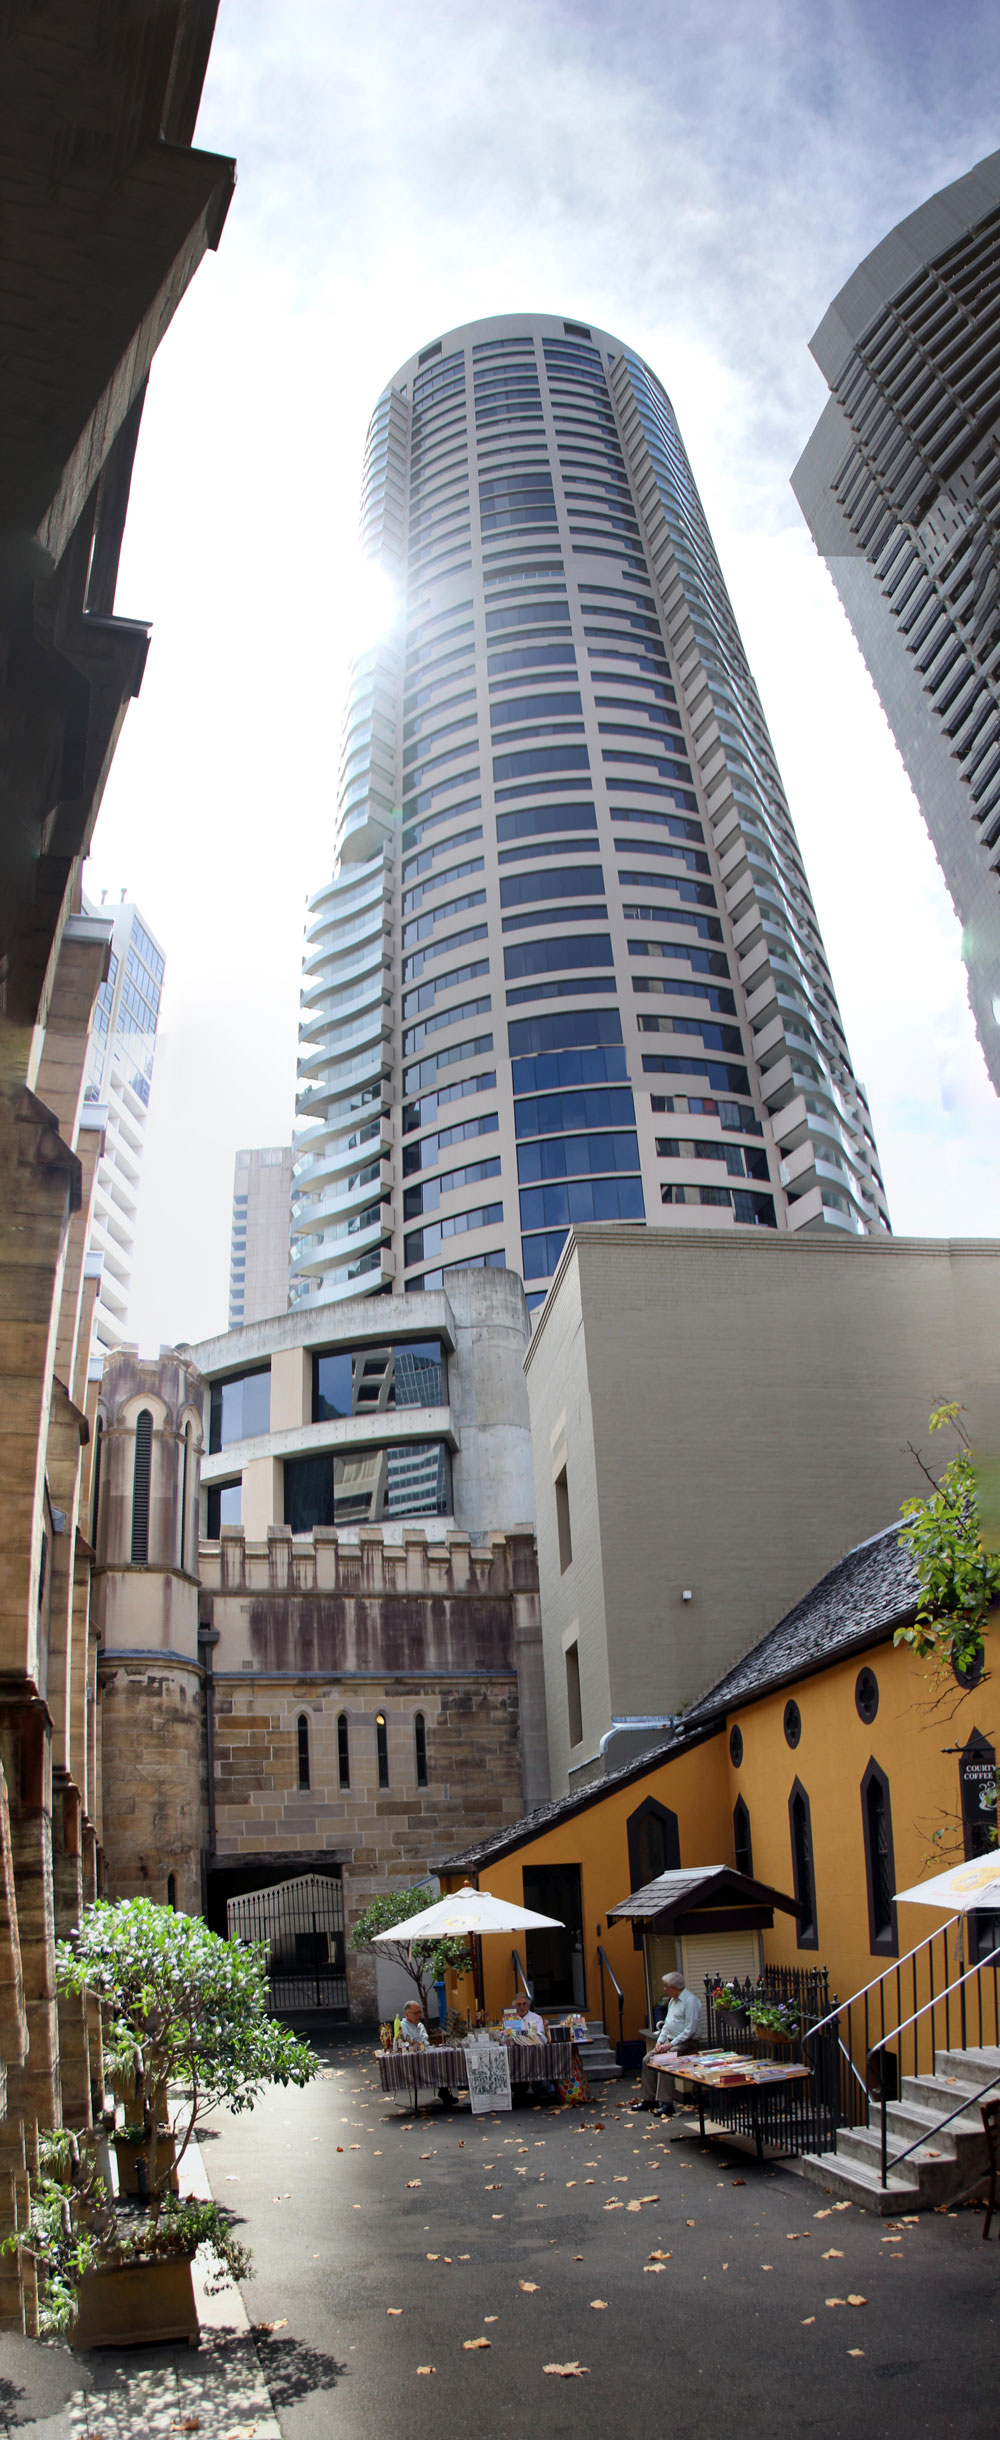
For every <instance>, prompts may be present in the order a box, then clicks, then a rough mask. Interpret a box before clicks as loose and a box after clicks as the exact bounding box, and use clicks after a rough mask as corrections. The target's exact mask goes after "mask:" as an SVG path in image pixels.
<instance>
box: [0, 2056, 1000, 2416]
mask: <svg viewBox="0 0 1000 2440" xmlns="http://www.w3.org/2000/svg"><path fill="white" fill-rule="evenodd" d="M625 2098H626V2096H624V2095H623V2094H622V2091H621V2088H620V2087H617V2086H611V2087H607V2086H606V2087H604V2088H603V2090H602V2091H601V2092H600V2094H599V2099H598V2103H597V2105H595V2104H591V2105H590V2106H589V2107H587V2108H585V2109H583V2110H562V2111H553V2110H535V2109H528V2110H524V2111H518V2112H515V2113H514V2114H513V2115H512V2116H510V2117H497V2118H491V2119H488V2120H481V2119H476V2120H473V2119H472V2118H471V2116H470V2114H469V2112H468V2110H467V2109H462V2110H461V2111H455V2112H453V2113H451V2114H448V2115H445V2114H443V2113H441V2112H440V2111H439V2110H438V2109H437V2108H436V2106H429V2107H428V2108H426V2110H423V2111H422V2112H421V2113H420V2115H419V2116H418V2117H407V2116H404V2115H403V2114H402V2110H401V2107H400V2105H399V2104H398V2103H391V2102H388V2101H386V2100H384V2099H383V2097H382V2095H381V2093H380V2092H379V2089H378V2081H377V2071H376V2069H375V2066H374V2062H373V2059H372V2054H371V2049H370V2047H369V2046H367V2045H358V2044H355V2043H350V2044H348V2043H344V2044H338V2045H331V2046H329V2047H328V2048H327V2049H326V2050H325V2051H324V2053H323V2059H322V2074H321V2077H320V2079H319V2080H318V2081H317V2082H316V2083H315V2084H314V2085H313V2086H312V2087H311V2088H310V2089H309V2090H307V2091H306V2092H302V2093H299V2092H294V2091H290V2092H287V2093H283V2092H280V2091H279V2092H274V2093H272V2094H270V2095H269V2096H268V2098H267V2099H266V2100H265V2102H264V2103H263V2104H262V2105H261V2107H260V2108H259V2109H258V2110H256V2111H255V2112H254V2114H253V2116H252V2117H247V2118H242V2119H231V2118H226V2119H225V2120H220V2121H219V2123H218V2124H217V2126H216V2127H215V2128H213V2129H212V2130H210V2133H209V2139H208V2141H207V2143H206V2145H205V2148H204V2153H203V2156H202V2157H203V2161H204V2163H205V2165H206V2166H207V2169H208V2174H209V2178H210V2181H211V2185H212V2188H213V2190H214V2191H215V2193H216V2194H217V2196H218V2197H219V2199H220V2200H222V2201H225V2202H227V2203H228V2204H230V2205H231V2206H232V2208H233V2209H234V2211H236V2212H237V2213H238V2214H239V2216H240V2219H241V2221H242V2222H243V2223H244V2226H245V2233H246V2235H247V2237H248V2238H249V2240H250V2242H251V2244H252V2246H253V2250H254V2255H255V2260H256V2273H257V2275H256V2277H255V2279H254V2280H253V2282H252V2283H251V2284H250V2285H248V2287H247V2289H246V2290H245V2300H246V2306H247V2309H248V2312H249V2316H250V2322H251V2324H252V2332H248V2331H247V2329H246V2322H245V2319H244V2320H243V2326H242V2329H240V2328H239V2327H237V2326H235V2325H236V2320H237V2310H238V2308H237V2300H235V2299H234V2298H233V2296H232V2294H230V2297H229V2299H228V2300H227V2299H226V2298H220V2299H218V2300H217V2303H216V2305H215V2307H214V2308H213V2309H214V2313H215V2317H216V2321H217V2324H218V2325H220V2326H217V2327H216V2329H215V2331H214V2332H213V2333H212V2335H211V2336H210V2338H209V2341H208V2344H207V2347H206V2348H205V2349H204V2350H203V2351H202V2353H201V2354H188V2353H187V2351H185V2350H173V2349H169V2348H164V2349H160V2350H154V2351H151V2353H150V2354H149V2355H148V2356H144V2357H143V2358H142V2360H141V2361H139V2360H138V2359H132V2361H131V2362H129V2361H128V2360H127V2359H122V2360H121V2362H119V2363H116V2362H115V2361H114V2359H112V2358H110V2357H108V2356H107V2355H104V2354H101V2355H93V2356H90V2357H89V2358H83V2357H79V2358H74V2357H67V2356H66V2354H65V2353H64V2351H62V2350H53V2349H47V2350H44V2351H43V2357H44V2363H45V2368H46V2377H47V2378H48V2379H49V2381H50V2384H51V2381H52V2379H53V2378H56V2379H57V2380H60V2379H63V2378H65V2379H67V2380H69V2379H72V2381H73V2382H74V2384H75V2387H76V2394H75V2395H74V2396H72V2397H70V2396H69V2395H68V2393H66V2392H64V2393H63V2396H62V2397H59V2398H56V2397H53V2396H50V2398H49V2401H48V2408H47V2411H46V2408H45V2406H44V2405H43V2401H42V2399H41V2398H40V2397H39V2398H38V2400H37V2403H35V2401H34V2400H33V2399H32V2398H31V2396H30V2384H29V2389H28V2391H25V2390H24V2387H23V2384H22V2396H21V2398H20V2400H18V2399H17V2398H13V2399H12V2398H11V2397H10V2396H9V2394H7V2392H5V2387H4V2383H3V2382H2V2381H0V2431H2V2430H3V2424H4V2414H5V2413H6V2416H7V2422H8V2428H9V2430H10V2431H11V2432H13V2431H15V2430H22V2431H23V2430H25V2429H27V2430H28V2431H29V2432H35V2433H37V2434H39V2435H42V2436H43V2440H63V2436H64V2435H65V2436H66V2440H69V2436H70V2435H72V2440H140V2435H141V2440H145V2435H146V2434H147V2433H148V2434H150V2435H155V2440H159V2436H160V2434H161V2433H163V2434H164V2435H167V2434H168V2433H169V2434H171V2435H173V2434H174V2433H177V2432H183V2431H188V2432H194V2431H198V2432H201V2433H202V2434H203V2435H204V2436H205V2440H250V2436H251V2435H252V2440H269V2435H273V2434H275V2433H279V2434H280V2435H281V2436H282V2440H390V2435H395V2434H397V2433H399V2434H402V2433H405V2432H406V2431H408V2430H409V2429H410V2428H411V2427H412V2426H413V2424H414V2420H415V2419H416V2421H417V2423H418V2424H419V2427H420V2428H421V2430H423V2429H426V2428H428V2427H429V2426H430V2427H433V2428H434V2429H441V2430H448V2431H451V2430H456V2431H465V2430H469V2431H471V2432H476V2433H482V2434H483V2435H484V2436H485V2440H494V2436H496V2440H500V2436H501V2435H506V2434H507V2433H511V2434H513V2433H515V2432H518V2433H530V2434H531V2435H532V2440H564V2435H565V2440H570V2436H571V2435H574V2436H578V2435H580V2434H581V2433H584V2434H587V2435H593V2440H604V2436H605V2435H607V2434H614V2433H618V2432H621V2433H623V2434H627V2435H628V2436H629V2440H658V2436H659V2435H660V2434H661V2432H663V2431H668V2432H669V2433H670V2440H704V2436H705V2435H707V2434H713V2435H714V2434H718V2433H728V2432H729V2431H730V2430H731V2429H732V2428H734V2426H735V2427H738V2428H739V2429H741V2430H742V2431H743V2432H745V2433H747V2434H748V2435H751V2436H752V2440H758V2436H764V2435H766V2440H784V2436H785V2435H788V2440H791V2435H793V2434H795V2435H801V2434H803V2433H816V2434H821V2435H823V2436H824V2440H828V2436H829V2440H840V2436H841V2435H842V2436H843V2440H858V2436H859V2435H863V2436H866V2440H867V2436H868V2435H871V2436H872V2440H874V2435H883V2434H885V2435H888V2434H890V2433H892V2434H896V2433H897V2432H899V2431H904V2432H905V2433H906V2434H907V2436H908V2440H916V2436H917V2435H922V2434H928V2435H934V2436H935V2440H943V2436H945V2435H950V2434H952V2433H956V2434H957V2433H959V2432H962V2433H964V2432H965V2431H966V2430H967V2429H969V2428H976V2429H977V2430H979V2431H985V2430H988V2429H992V2427H993V2424H994V2422H995V2414H996V2409H995V2396H996V2376H995V2363H996V2306H997V2298H998V2292H1000V2244H997V2243H995V2242H994V2243H993V2244H991V2245H984V2244H983V2243H982V2242H981V2239H980V2227H981V2214H980V2213H979V2212H977V2211H971V2210H963V2211H960V2212H959V2213H957V2214H956V2215H955V2216H953V2217H937V2216H934V2215H929V2216H928V2215H924V2216H922V2217H921V2218H920V2219H918V2220H910V2219H906V2220H901V2221H898V2222H896V2221H885V2220H877V2219H874V2218H872V2217H869V2216H867V2215H865V2214H864V2213H861V2212H859V2211H857V2210H856V2209H855V2208H853V2207H852V2206H846V2207H845V2206H843V2205H837V2204H836V2203H835V2202H834V2201H833V2199H832V2198H830V2197H828V2196H825V2195H823V2194H821V2193H819V2192H817V2191H816V2190H815V2189H814V2188H812V2187H811V2186H807V2185H806V2184H805V2183H804V2181H803V2180H802V2179H801V2178H800V2177H798V2176H797V2175H796V2174H795V2173H794V2172H793V2171H792V2170H790V2169H788V2168H787V2167H775V2166H774V2165H773V2164H770V2163H767V2164H765V2165H764V2166H763V2167H761V2166H759V2165H758V2163H757V2162H756V2160H755V2159H754V2158H753V2157H752V2155H751V2154H750V2153H748V2152H746V2151H744V2150H742V2149H741V2148H739V2147H737V2146H736V2145H734V2144H733V2142H732V2141H729V2142H726V2141H724V2140H721V2139H719V2138H716V2139H714V2140H713V2141H711V2142H709V2143H708V2144H704V2145H703V2144H702V2142H701V2140H700V2139H699V2136H698V2132H697V2121H696V2120H691V2119H689V2118H686V2117H679V2118H677V2119H675V2120H674V2121H672V2122H670V2123H669V2124H666V2123H658V2122H654V2121H651V2120H650V2118H649V2117H648V2116H633V2115H632V2114H631V2113H630V2112H629V2111H628V2109H627V2108H626V2107H625V2106H623V2103H624V2100H625ZM27 2352H28V2353H29V2354H31V2355H32V2356H34V2357H35V2358H36V2360H38V2359H37V2351H33V2350H29V2351H27ZM552 2365H555V2366H562V2367H563V2368H564V2369H563V2370H562V2371H547V2370H546V2367H547V2366H552ZM566 2367H571V2369H568V2370H567V2369H565V2368H566ZM572 2367H579V2369H578V2370H576V2369H572ZM0 2370H2V2371H4V2372H7V2371H8V2363H7V2360H6V2359H4V2360H3V2361H2V2364H0ZM83 2382H85V2383H86V2384H87V2386H86V2388H84V2387H82V2386H81V2383H83ZM5 2397H6V2403H5ZM30 2405H34V2411H35V2414H36V2415H37V2416H38V2417H39V2419H38V2420H37V2421H36V2422H34V2423H33V2422H31V2421H28V2422H26V2421H25V2419H24V2418H25V2414H26V2411H27V2409H28V2408H29V2406H30ZM272 2416H273V2420H272Z"/></svg>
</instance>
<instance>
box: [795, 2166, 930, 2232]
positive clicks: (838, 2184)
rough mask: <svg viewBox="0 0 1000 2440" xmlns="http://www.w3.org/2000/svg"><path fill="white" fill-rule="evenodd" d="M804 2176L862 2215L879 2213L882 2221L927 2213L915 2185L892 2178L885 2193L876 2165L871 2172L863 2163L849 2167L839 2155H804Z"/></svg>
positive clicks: (903, 2179) (902, 2179) (908, 2181)
mask: <svg viewBox="0 0 1000 2440" xmlns="http://www.w3.org/2000/svg"><path fill="white" fill-rule="evenodd" d="M802 2175H803V2177H804V2179H805V2180H806V2182H807V2184H808V2185H810V2186H819V2187H820V2188H821V2189H822V2191H823V2193H824V2194H837V2195H840V2196H842V2197H843V2199H844V2200H845V2201H846V2202H850V2203H857V2204H859V2205H860V2207H861V2209H862V2210H863V2211H874V2212H877V2213H878V2214H879V2216H880V2217H882V2218H888V2217H890V2216H891V2217H895V2215H896V2213H897V2212H902V2211H921V2210H924V2209H926V2205H925V2204H924V2203H923V2201H922V2198H921V2193H920V2188H919V2186H918V2185H917V2184H916V2183H915V2182H912V2183H911V2182H910V2180H909V2179H907V2178H904V2177H890V2179H889V2183H888V2186H887V2187H886V2189H885V2191H884V2193H883V2190H882V2187H881V2186H880V2184H879V2173H878V2166H877V2164H876V2166H875V2168H874V2169H872V2168H870V2167H869V2166H868V2165H867V2164H866V2163H865V2162H864V2161H861V2160H855V2161H852V2162H850V2163H848V2162H847V2161H845V2160H843V2159H842V2158H841V2155H840V2153H839V2151H837V2152H803V2154H802Z"/></svg>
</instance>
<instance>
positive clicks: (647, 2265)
mask: <svg viewBox="0 0 1000 2440" xmlns="http://www.w3.org/2000/svg"><path fill="white" fill-rule="evenodd" d="M642 2267H643V2270H644V2271H662V2269H663V2264H662V2262H644V2263H643V2266H642Z"/></svg>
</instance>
